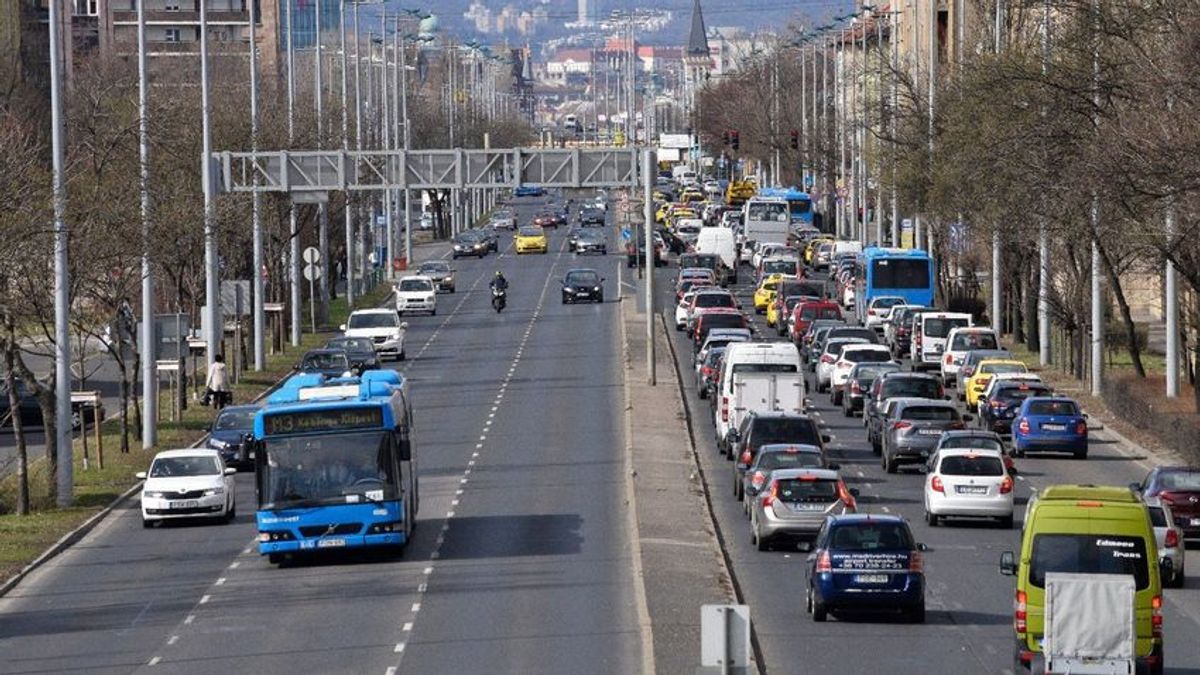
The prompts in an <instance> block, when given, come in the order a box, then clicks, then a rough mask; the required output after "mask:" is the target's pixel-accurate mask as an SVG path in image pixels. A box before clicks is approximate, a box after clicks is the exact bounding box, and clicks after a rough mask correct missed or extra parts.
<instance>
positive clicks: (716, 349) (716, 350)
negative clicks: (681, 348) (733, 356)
mask: <svg viewBox="0 0 1200 675" xmlns="http://www.w3.org/2000/svg"><path fill="white" fill-rule="evenodd" d="M709 344H710V345H714V344H719V343H709ZM724 353H725V348H724V346H710V347H709V348H708V354H706V355H705V356H704V365H706V366H708V367H710V368H711V367H713V366H715V365H717V361H720V360H721V355H722V354H724Z"/></svg>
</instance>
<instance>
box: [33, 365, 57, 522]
mask: <svg viewBox="0 0 1200 675" xmlns="http://www.w3.org/2000/svg"><path fill="white" fill-rule="evenodd" d="M56 386H57V382H55V380H54V378H50V381H49V382H47V383H46V388H45V389H43V390H42V391H41V393H39V394H38V397H37V399H38V405H39V406H41V408H42V435H43V436H45V438H46V497H47V500H48V503H49V504H50V505H51V506H53V505H54V504H57V503H58V418H57V417H56V416H55V394H54V392H55V390H56Z"/></svg>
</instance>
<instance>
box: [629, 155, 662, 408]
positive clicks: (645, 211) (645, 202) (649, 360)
mask: <svg viewBox="0 0 1200 675" xmlns="http://www.w3.org/2000/svg"><path fill="white" fill-rule="evenodd" d="M635 156H636V155H635ZM634 175H635V176H636V175H637V172H636V171H635V172H634ZM635 181H636V179H635ZM634 185H635V186H636V182H635V183H634ZM631 196H632V195H631ZM642 218H643V221H642V222H643V225H642V229H643V230H644V234H645V235H646V241H645V242H644V244H643V245H644V246H645V247H646V255H645V256H644V257H645V261H646V372H647V373H648V374H649V378H650V379H649V383H650V385H651V386H654V385H656V384H657V379H658V378H657V374H656V373H655V365H656V363H655V361H656V360H655V356H654V346H655V345H654V319H655V313H654V151H653V150H651V149H650V148H646V149H644V150H642Z"/></svg>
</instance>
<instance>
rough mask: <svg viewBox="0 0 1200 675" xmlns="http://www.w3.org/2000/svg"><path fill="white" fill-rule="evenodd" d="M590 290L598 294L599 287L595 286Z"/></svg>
mask: <svg viewBox="0 0 1200 675" xmlns="http://www.w3.org/2000/svg"><path fill="white" fill-rule="evenodd" d="M592 290H593V291H596V292H597V293H599V292H600V287H599V286H597V287H595V288H593V289H592Z"/></svg>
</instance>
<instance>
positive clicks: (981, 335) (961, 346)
mask: <svg viewBox="0 0 1200 675" xmlns="http://www.w3.org/2000/svg"><path fill="white" fill-rule="evenodd" d="M975 349H1000V336H999V335H998V334H997V333H996V331H994V330H992V329H991V328H986V327H983V326H973V327H964V328H955V329H954V330H952V331H950V334H949V335H947V336H946V349H945V351H944V352H942V382H944V383H945V385H946V386H947V387H953V386H955V385H956V384H958V369H959V368H961V367H962V362H963V357H965V356H966V355H967V352H969V351H972V350H975Z"/></svg>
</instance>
